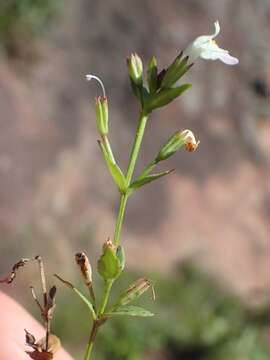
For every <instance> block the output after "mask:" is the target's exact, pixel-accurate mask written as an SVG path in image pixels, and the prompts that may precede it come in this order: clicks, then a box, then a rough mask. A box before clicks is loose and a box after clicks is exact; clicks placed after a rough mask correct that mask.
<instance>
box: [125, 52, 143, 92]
mask: <svg viewBox="0 0 270 360" xmlns="http://www.w3.org/2000/svg"><path fill="white" fill-rule="evenodd" d="M127 64H128V72H129V76H130V78H131V80H132V81H133V83H134V84H135V85H137V86H141V85H142V83H143V63H142V60H141V58H140V57H139V55H138V54H136V53H135V54H131V57H130V58H128V59H127Z"/></svg>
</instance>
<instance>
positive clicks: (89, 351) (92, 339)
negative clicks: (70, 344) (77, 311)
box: [83, 320, 99, 360]
mask: <svg viewBox="0 0 270 360" xmlns="http://www.w3.org/2000/svg"><path fill="white" fill-rule="evenodd" d="M98 326H99V324H98V322H97V321H96V320H95V321H94V322H93V325H92V329H91V333H90V337H89V341H88V344H87V347H86V350H85V354H84V358H83V359H84V360H89V359H90V358H91V354H92V350H93V346H94V342H95V338H96V335H97V331H98Z"/></svg>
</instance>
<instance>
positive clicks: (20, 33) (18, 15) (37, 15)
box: [0, 0, 61, 56]
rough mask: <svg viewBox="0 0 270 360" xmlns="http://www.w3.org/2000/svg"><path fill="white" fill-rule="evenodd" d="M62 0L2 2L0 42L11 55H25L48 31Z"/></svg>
mask: <svg viewBox="0 0 270 360" xmlns="http://www.w3.org/2000/svg"><path fill="white" fill-rule="evenodd" d="M60 2H61V0H4V1H1V2H0V40H1V45H2V46H3V48H4V50H5V51H6V52H7V53H8V54H9V55H13V56H14V55H16V56H18V55H20V53H21V51H23V52H24V53H25V51H26V50H25V48H29V47H30V46H31V44H32V42H33V40H34V39H35V38H36V36H38V35H41V34H42V33H43V32H44V31H45V30H47V29H48V25H49V24H50V22H51V20H52V18H53V16H54V15H55V14H56V13H57V10H58V8H59V5H60Z"/></svg>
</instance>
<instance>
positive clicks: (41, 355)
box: [26, 350, 53, 360]
mask: <svg viewBox="0 0 270 360" xmlns="http://www.w3.org/2000/svg"><path fill="white" fill-rule="evenodd" d="M26 354H27V355H29V356H30V358H31V359H34V360H51V359H53V354H52V353H50V352H39V351H37V350H35V351H26Z"/></svg>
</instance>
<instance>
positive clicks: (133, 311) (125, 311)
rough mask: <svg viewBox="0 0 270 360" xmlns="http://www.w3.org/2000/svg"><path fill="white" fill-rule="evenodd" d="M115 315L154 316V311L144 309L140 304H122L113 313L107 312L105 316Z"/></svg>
mask: <svg viewBox="0 0 270 360" xmlns="http://www.w3.org/2000/svg"><path fill="white" fill-rule="evenodd" d="M106 315H107V316H115V315H124V316H138V317H149V316H154V314H153V313H151V312H150V311H148V310H145V309H143V308H142V307H139V306H133V305H129V306H120V307H119V308H118V309H117V310H115V311H114V312H111V313H107V314H105V316H106Z"/></svg>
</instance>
